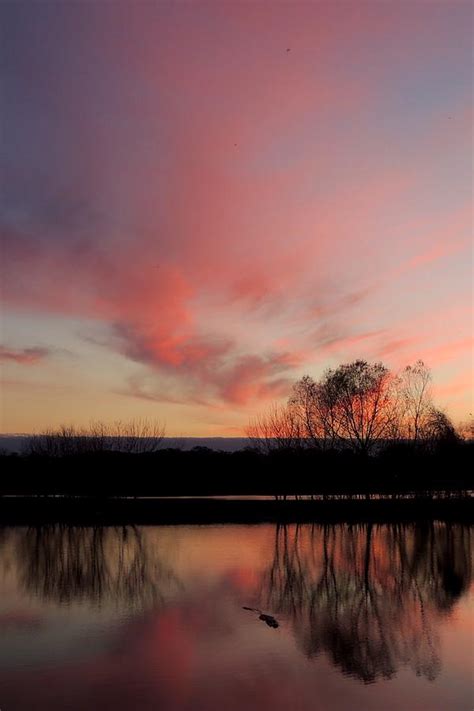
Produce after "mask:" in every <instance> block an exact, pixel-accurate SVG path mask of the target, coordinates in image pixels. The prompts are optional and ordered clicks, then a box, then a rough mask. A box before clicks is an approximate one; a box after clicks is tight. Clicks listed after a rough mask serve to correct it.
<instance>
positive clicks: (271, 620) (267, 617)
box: [258, 612, 278, 629]
mask: <svg viewBox="0 0 474 711" xmlns="http://www.w3.org/2000/svg"><path fill="white" fill-rule="evenodd" d="M258 619H259V620H263V622H265V624H266V625H268V626H269V627H273V628H274V629H276V628H277V627H278V622H277V620H275V618H274V617H272V616H271V615H264V614H263V612H262V614H261V615H260V617H259V618H258Z"/></svg>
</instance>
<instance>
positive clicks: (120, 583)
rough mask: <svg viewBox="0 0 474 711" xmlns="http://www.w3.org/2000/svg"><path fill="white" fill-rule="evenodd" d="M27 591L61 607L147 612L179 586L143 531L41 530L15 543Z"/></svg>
mask: <svg viewBox="0 0 474 711" xmlns="http://www.w3.org/2000/svg"><path fill="white" fill-rule="evenodd" d="M16 559H17V565H18V574H19V580H20V583H21V585H22V587H23V588H24V590H25V592H27V593H33V594H34V595H35V596H37V597H40V598H42V599H43V600H48V601H53V602H57V603H70V602H82V601H85V602H89V603H94V604H98V605H102V604H104V603H107V604H111V603H112V604H118V605H125V606H127V607H134V608H140V609H141V608H144V607H151V606H154V607H155V606H157V605H158V604H160V603H163V602H164V601H165V600H166V599H167V597H168V594H169V593H170V591H172V590H173V589H176V588H179V586H180V582H179V580H178V578H177V576H176V574H175V573H174V571H173V569H172V567H171V566H170V565H169V564H167V563H165V561H164V560H163V558H162V556H161V555H160V551H159V549H158V548H157V547H156V546H151V545H149V542H148V541H147V540H146V538H145V536H144V533H143V529H140V528H136V527H135V526H123V527H110V528H106V527H102V526H96V527H68V526H60V525H54V526H42V527H38V528H31V529H28V530H27V531H25V532H24V534H23V535H22V536H20V538H19V540H18V542H17V551H16Z"/></svg>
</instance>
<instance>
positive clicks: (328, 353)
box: [0, 0, 473, 436]
mask: <svg viewBox="0 0 474 711" xmlns="http://www.w3.org/2000/svg"><path fill="white" fill-rule="evenodd" d="M472 14H473V10H472V5H471V3H470V2H459V1H457V0H450V1H449V2H448V1H446V2H442V1H439V2H438V1H437V0H433V1H431V0H420V1H418V0H413V1H410V2H404V1H403V0H401V1H400V2H378V1H373V2H364V1H360V0H357V2H355V1H354V2H327V3H326V2H305V3H299V2H291V3H285V2H281V3H280V2H273V1H272V2H263V1H261V2H214V3H206V2H192V3H191V2H190V3H178V2H151V1H150V2H145V1H143V2H142V1H138V2H136V1H135V2H132V1H131V0H129V1H128V2H121V1H120V0H115V1H114V2H105V1H104V2H101V1H100V0H99V1H97V2H86V1H84V2H45V1H43V0H41V1H39V2H33V1H31V2H28V1H26V0H23V1H20V2H8V1H4V2H2V3H0V26H1V29H0V33H1V41H0V55H1V69H0V76H1V83H0V100H1V105H2V122H1V134H2V140H1V141H0V150H1V175H2V190H1V191H0V193H1V194H0V231H1V235H2V260H1V264H2V267H1V275H0V276H1V283H2V286H1V296H2V311H1V316H2V323H1V341H2V345H1V347H0V365H1V376H2V385H1V399H2V403H1V423H0V430H1V431H3V432H9V433H13V432H39V431H41V430H42V429H44V428H47V427H56V426H58V425H59V424H61V423H74V424H76V425H79V426H82V425H87V423H89V422H90V421H91V420H98V419H100V420H104V421H107V422H112V421H114V420H117V419H121V420H127V419H130V418H137V417H145V418H156V419H158V420H160V421H161V422H163V423H165V425H166V431H167V434H169V435H170V436H180V435H184V436H185V435H194V436H219V435H222V436H229V435H236V436H238V435H242V433H243V432H244V430H245V427H246V425H247V423H248V421H249V419H250V418H252V417H253V416H254V415H255V413H256V412H259V411H262V410H264V409H265V408H266V407H267V406H268V405H269V403H271V402H274V401H278V400H285V399H286V398H287V396H288V394H289V392H290V390H291V386H292V384H293V383H294V382H295V381H296V380H297V379H298V378H299V377H301V376H302V375H303V374H305V373H308V374H310V375H312V376H313V377H315V378H317V377H319V376H320V375H321V374H322V373H323V372H324V370H325V369H326V368H327V367H330V366H334V365H337V364H339V363H342V362H348V361H351V360H353V359H355V358H364V359H367V360H369V361H378V360H382V361H383V362H384V363H385V364H386V365H387V366H389V367H390V368H393V369H394V370H395V371H397V370H399V369H401V368H402V367H404V366H405V365H407V364H408V363H413V362H414V361H415V360H417V359H418V358H421V359H423V360H424V361H425V362H426V363H427V365H429V366H430V368H431V369H432V373H433V382H434V394H435V398H436V402H437V403H438V405H440V406H441V407H442V408H445V410H446V412H447V413H448V414H449V415H451V416H452V417H453V418H454V420H455V421H458V420H463V419H466V418H467V417H468V415H469V413H470V412H472V362H473V361H472V356H473V339H472V335H473V329H472V326H473V320H472V305H473V291H472V254H473V252H472V177H473V176H472V148H473V141H472V98H473V97H472V94H473V92H472V79H473V76H472V19H473V18H472Z"/></svg>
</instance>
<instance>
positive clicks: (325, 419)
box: [247, 360, 460, 454]
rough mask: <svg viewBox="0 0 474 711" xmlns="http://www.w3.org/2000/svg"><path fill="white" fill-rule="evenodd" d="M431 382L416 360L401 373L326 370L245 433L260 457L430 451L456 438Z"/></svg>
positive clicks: (372, 366)
mask: <svg viewBox="0 0 474 711" xmlns="http://www.w3.org/2000/svg"><path fill="white" fill-rule="evenodd" d="M431 383H432V377H431V373H430V371H429V369H428V367H427V366H426V365H425V363H423V361H421V360H418V361H417V362H416V363H415V364H414V365H408V366H407V367H406V368H404V369H403V370H402V371H401V372H400V373H392V372H391V371H390V370H389V369H388V368H387V367H386V366H385V365H383V363H368V362H367V361H365V360H356V361H353V362H352V363H347V364H343V365H340V366H338V367H337V368H329V369H327V370H326V371H325V373H324V374H323V375H322V377H321V378H320V379H319V380H314V379H313V378H311V377H310V376H309V375H305V376H304V377H303V378H301V379H300V380H298V381H297V382H296V383H295V385H294V386H293V390H292V393H291V395H290V397H289V399H288V402H287V403H286V404H285V405H283V406H281V405H273V406H272V407H271V408H270V409H269V410H267V411H266V412H264V413H263V414H261V415H259V416H257V417H256V418H255V419H254V420H253V421H252V422H251V423H250V425H249V427H248V428H247V435H248V437H249V438H250V440H251V441H252V443H253V445H254V446H255V447H257V448H258V449H261V450H263V451H267V452H268V451H272V450H275V449H294V448H299V447H310V448H313V449H316V450H329V449H335V448H341V447H344V448H348V449H350V450H352V451H354V452H358V453H361V454H371V453H373V452H374V451H378V450H380V447H381V445H386V444H387V443H390V444H393V443H397V442H404V443H407V442H411V443H413V444H415V445H423V446H424V447H428V448H429V447H433V446H435V444H436V443H439V442H442V441H443V442H455V441H456V439H458V438H459V436H460V434H459V433H458V432H457V431H456V429H455V427H454V425H453V423H452V422H451V420H450V418H449V417H448V415H446V413H445V412H443V411H442V410H440V409H439V408H438V407H436V405H435V404H434V402H433V395H432V387H431Z"/></svg>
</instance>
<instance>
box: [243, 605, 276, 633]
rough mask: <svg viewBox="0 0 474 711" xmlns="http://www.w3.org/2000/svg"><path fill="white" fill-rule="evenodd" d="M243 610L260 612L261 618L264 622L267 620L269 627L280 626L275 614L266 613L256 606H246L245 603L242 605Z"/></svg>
mask: <svg viewBox="0 0 474 711" xmlns="http://www.w3.org/2000/svg"><path fill="white" fill-rule="evenodd" d="M242 609H243V610H249V611H250V612H258V613H259V617H258V619H259V620H262V622H265V624H266V625H268V626H269V627H273V629H276V628H277V627H279V624H278V620H276V619H275V618H274V617H273V615H266V614H265V613H264V612H262V611H261V610H257V608H256V607H245V605H244V606H243V607H242Z"/></svg>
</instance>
